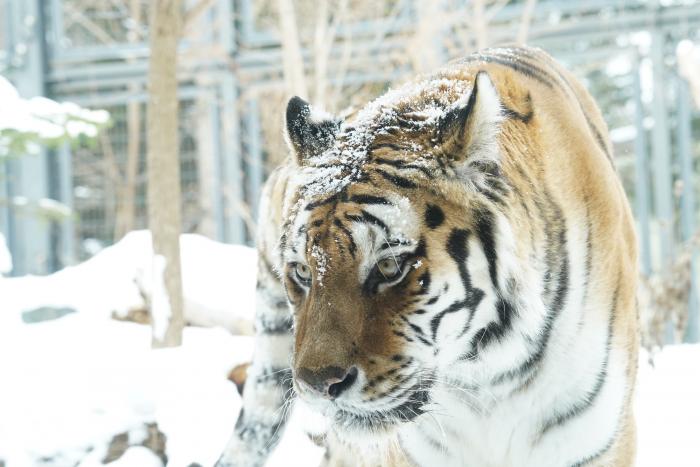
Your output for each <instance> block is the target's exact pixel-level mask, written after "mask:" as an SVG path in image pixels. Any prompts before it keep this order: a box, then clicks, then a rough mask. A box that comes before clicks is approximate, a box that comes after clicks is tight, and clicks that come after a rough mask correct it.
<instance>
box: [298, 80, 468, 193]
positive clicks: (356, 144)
mask: <svg viewBox="0 0 700 467" xmlns="http://www.w3.org/2000/svg"><path fill="white" fill-rule="evenodd" d="M470 80H471V76H462V77H461V79H454V77H452V79H448V78H445V77H440V76H438V77H437V78H432V79H429V80H419V81H416V82H410V83H407V84H405V85H403V86H401V87H399V88H397V89H393V90H390V91H388V92H387V93H386V94H384V95H383V96H381V97H379V98H377V99H375V100H374V101H372V102H370V103H369V104H367V105H366V106H365V107H363V108H362V109H361V110H359V111H358V112H356V113H355V114H353V115H351V116H350V117H349V119H348V120H347V121H345V122H343V124H342V125H341V128H340V132H339V134H338V135H337V137H336V140H335V142H334V144H333V145H332V146H331V147H330V148H328V149H327V150H325V151H323V152H322V153H320V154H319V155H318V156H315V157H309V158H308V159H306V161H305V163H304V166H303V167H300V168H299V171H298V174H297V177H296V178H297V186H299V187H300V194H301V197H302V198H309V197H317V196H323V195H326V194H332V193H334V192H337V191H338V190H341V189H343V188H344V187H346V186H347V185H349V184H350V183H353V182H355V181H358V180H362V177H363V168H364V166H365V165H366V164H367V163H368V162H371V155H372V152H373V149H374V148H375V147H376V146H377V144H378V143H379V144H380V145H381V143H396V145H395V147H401V148H402V149H403V150H404V151H405V152H404V154H405V156H406V157H407V158H415V157H416V156H417V155H419V153H421V152H429V151H430V149H431V148H432V146H431V144H430V139H429V138H427V139H426V138H425V136H426V134H428V135H429V134H431V133H432V130H434V129H435V127H436V125H437V123H438V120H439V119H440V117H441V116H442V115H444V113H445V112H446V111H447V110H448V109H449V108H450V107H451V106H453V105H455V104H456V103H457V102H458V101H459V99H460V98H463V97H464V96H467V95H468V94H469V91H470V90H471V88H472V86H473V84H472V83H471V82H470ZM398 143H400V144H398ZM384 145H385V146H391V144H384ZM423 162H424V163H425V164H427V165H430V164H431V162H432V161H430V160H429V158H428V159H427V160H424V161H423Z"/></svg>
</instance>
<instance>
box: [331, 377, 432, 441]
mask: <svg viewBox="0 0 700 467" xmlns="http://www.w3.org/2000/svg"><path fill="white" fill-rule="evenodd" d="M411 389H412V390H411V391H408V392H409V394H410V395H409V396H408V398H407V399H405V400H404V401H402V402H400V403H399V404H398V405H396V406H394V407H391V408H389V409H384V410H372V411H363V412H355V411H351V410H348V409H345V408H338V410H337V411H336V412H335V414H334V416H333V426H334V427H335V428H336V430H337V431H341V432H346V433H356V434H361V433H372V434H377V433H381V432H388V431H392V430H394V429H395V428H397V427H398V426H400V425H402V424H404V423H409V422H411V421H413V420H415V419H416V418H418V417H419V416H420V415H422V414H424V413H425V412H426V410H425V406H426V405H427V404H428V403H429V402H430V395H429V389H428V388H426V387H424V386H422V385H420V384H417V385H416V386H414V387H413V388H411Z"/></svg>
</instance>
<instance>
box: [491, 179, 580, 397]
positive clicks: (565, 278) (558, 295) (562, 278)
mask: <svg viewBox="0 0 700 467" xmlns="http://www.w3.org/2000/svg"><path fill="white" fill-rule="evenodd" d="M545 196H546V197H547V199H548V200H549V201H548V207H549V212H548V211H547V209H545V207H544V206H543V205H542V202H541V201H537V200H536V203H535V204H536V206H537V207H538V208H539V209H540V214H541V216H542V217H543V219H544V221H545V237H546V240H545V243H546V245H547V246H546V248H547V249H546V251H545V264H546V268H547V271H546V272H545V278H544V279H545V290H544V293H543V295H544V300H545V305H546V306H547V314H546V316H545V319H544V323H543V325H542V328H541V329H540V332H539V337H538V340H537V342H536V343H535V349H534V351H533V352H532V353H531V354H530V355H529V356H528V358H527V359H526V360H525V361H524V362H523V363H522V364H520V365H519V366H518V367H516V368H514V369H511V370H508V371H505V372H503V373H501V374H500V375H497V376H496V377H495V378H494V379H493V380H492V384H502V383H504V382H506V381H508V380H512V379H518V378H522V377H523V376H525V375H528V374H530V373H531V372H532V371H535V370H536V369H537V367H538V365H539V363H540V362H541V360H542V358H543V357H544V354H545V352H546V350H547V346H548V344H549V338H550V336H551V334H552V329H553V327H554V322H555V321H556V319H557V317H558V316H559V314H560V313H561V311H562V309H563V308H564V305H565V301H566V297H567V294H568V291H569V255H568V252H567V249H566V247H567V243H566V225H565V220H564V214H563V212H562V210H561V208H560V207H559V206H558V205H557V204H556V203H554V201H552V200H551V199H549V198H548V196H549V195H548V194H547V192H545ZM552 283H556V289H555V290H552ZM532 378H534V375H532V374H530V376H529V377H528V379H527V381H530V380H532ZM527 381H526V383H527ZM523 386H524V385H523Z"/></svg>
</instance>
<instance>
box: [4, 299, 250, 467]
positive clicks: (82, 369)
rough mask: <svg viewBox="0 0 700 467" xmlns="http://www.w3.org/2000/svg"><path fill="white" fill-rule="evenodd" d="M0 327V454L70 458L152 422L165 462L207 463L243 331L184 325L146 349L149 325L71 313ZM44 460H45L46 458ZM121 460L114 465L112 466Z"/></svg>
mask: <svg viewBox="0 0 700 467" xmlns="http://www.w3.org/2000/svg"><path fill="white" fill-rule="evenodd" d="M5 331H6V330H2V331H0V334H2V336H0V337H1V338H0V355H3V356H10V355H11V356H13V357H12V358H2V359H0V374H2V375H3V378H2V380H3V384H2V392H1V393H0V394H1V395H0V419H1V420H2V423H1V424H0V459H4V460H5V461H6V463H7V465H8V467H14V466H20V467H21V466H30V465H35V464H36V460H37V459H39V458H42V457H46V458H55V459H60V461H59V462H56V463H55V464H54V465H57V466H58V465H76V464H77V463H78V462H80V460H81V459H82V458H83V457H84V456H85V455H86V454H87V451H88V450H89V449H92V448H94V447H97V448H101V447H105V446H106V445H107V443H108V442H109V440H110V439H111V438H112V437H113V436H114V435H116V434H118V433H122V432H127V431H131V430H133V429H136V428H138V427H140V426H142V425H143V423H147V422H156V423H157V424H158V426H159V429H160V430H161V431H163V432H164V433H165V434H166V436H167V445H166V449H167V451H166V452H167V455H168V458H169V459H170V462H169V465H174V466H180V465H182V466H186V465H189V464H190V463H191V462H199V463H201V464H202V465H211V464H212V463H213V462H214V461H215V459H216V456H217V455H218V451H220V450H221V448H222V446H223V445H224V443H225V442H226V440H227V438H228V435H229V433H230V431H231V429H232V427H233V421H234V420H235V415H236V413H237V411H238V408H239V405H240V400H239V397H238V394H237V392H236V389H235V386H234V385H233V384H232V383H230V382H229V381H228V380H227V379H226V376H227V374H228V372H229V370H230V369H231V368H232V367H233V366H234V365H236V364H238V363H240V362H243V361H247V360H249V359H250V357H251V353H252V342H251V338H248V337H233V336H231V335H230V334H229V333H228V332H226V331H224V330H223V329H207V328H186V329H185V333H184V336H183V337H184V339H183V345H182V347H178V348H174V349H162V350H156V351H154V350H151V349H150V342H151V332H150V327H149V326H143V325H139V324H134V323H125V322H118V321H113V320H94V319H90V317H89V316H87V315H84V314H80V313H76V314H73V315H69V316H66V317H64V318H61V319H58V320H54V321H49V322H45V323H39V324H32V325H19V326H18V327H16V328H15V329H13V330H11V332H5ZM49 465H51V464H49ZM120 465H121V464H120Z"/></svg>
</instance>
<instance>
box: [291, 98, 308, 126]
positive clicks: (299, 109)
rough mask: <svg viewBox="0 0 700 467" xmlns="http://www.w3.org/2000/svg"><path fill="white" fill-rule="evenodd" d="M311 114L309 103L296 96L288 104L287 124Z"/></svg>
mask: <svg viewBox="0 0 700 467" xmlns="http://www.w3.org/2000/svg"><path fill="white" fill-rule="evenodd" d="M308 114H309V103H308V102H306V101H305V100H304V99H302V98H301V97H299V96H294V97H292V98H291V99H289V102H288V103H287V122H293V121H295V120H297V119H298V118H299V117H300V116H306V115H308Z"/></svg>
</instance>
